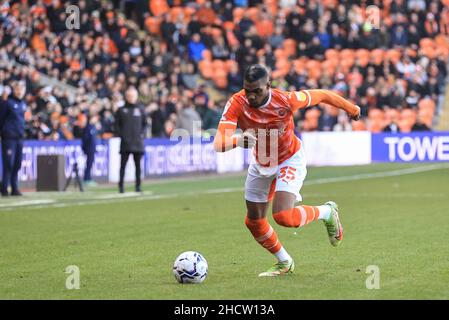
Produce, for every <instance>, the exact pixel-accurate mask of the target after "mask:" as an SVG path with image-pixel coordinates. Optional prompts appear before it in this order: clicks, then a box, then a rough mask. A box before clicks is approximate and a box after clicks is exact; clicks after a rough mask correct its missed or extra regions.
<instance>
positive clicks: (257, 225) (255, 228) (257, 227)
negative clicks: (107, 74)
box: [245, 216, 292, 261]
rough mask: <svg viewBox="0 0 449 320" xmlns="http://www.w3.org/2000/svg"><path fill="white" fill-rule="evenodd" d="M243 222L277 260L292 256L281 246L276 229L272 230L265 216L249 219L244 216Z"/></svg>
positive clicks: (290, 258) (289, 258) (287, 258)
mask: <svg viewBox="0 0 449 320" xmlns="http://www.w3.org/2000/svg"><path fill="white" fill-rule="evenodd" d="M245 224H246V226H247V227H248V229H249V231H250V232H251V234H252V235H253V237H254V239H256V241H257V242H258V243H259V244H260V245H261V246H262V247H264V248H265V249H267V250H268V251H270V252H271V253H272V254H274V255H275V256H276V258H277V259H278V261H287V260H288V261H291V260H292V257H290V255H289V254H288V252H287V251H286V250H285V249H284V247H282V244H281V242H280V241H279V239H278V236H277V234H276V231H274V229H273V227H272V226H271V225H270V224H269V223H268V220H267V219H266V218H261V219H249V218H248V216H247V217H246V218H245Z"/></svg>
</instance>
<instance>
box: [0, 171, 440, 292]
mask: <svg viewBox="0 0 449 320" xmlns="http://www.w3.org/2000/svg"><path fill="white" fill-rule="evenodd" d="M243 184H244V175H239V176H226V177H219V178H217V177H203V178H201V179H197V180H194V179H183V180H170V181H165V182H161V181H158V182H153V183H152V182H149V183H148V184H146V185H145V188H144V194H143V195H135V194H132V193H129V194H125V196H124V197H120V196H119V195H118V194H117V193H116V189H115V188H105V187H98V188H94V189H91V190H89V191H88V192H86V193H85V194H80V193H79V192H73V190H72V192H70V193H34V194H27V195H26V196H24V197H23V198H21V199H10V198H8V199H0V299H421V298H422V299H449V289H448V286H447V285H448V283H449V227H448V226H449V166H448V164H402V165H399V164H396V165H391V164H390V165H387V164H382V165H381V164H378V165H370V166H354V167H340V168H329V167H325V168H309V173H308V176H307V179H306V184H305V185H304V186H303V188H302V191H301V193H302V195H303V200H304V203H305V204H309V205H319V204H323V203H324V202H325V201H328V200H334V201H336V202H337V203H338V204H339V206H340V211H341V215H340V216H341V220H342V223H343V226H344V229H345V238H344V240H343V242H342V244H341V246H339V247H337V248H334V247H332V246H331V245H330V244H329V242H328V239H327V234H326V231H325V227H324V226H323V223H322V222H321V221H318V222H313V223H311V224H309V225H307V226H305V227H304V228H302V229H288V228H284V227H281V226H278V225H276V224H275V223H274V222H273V219H272V217H271V213H270V214H269V220H270V222H271V223H272V225H273V227H274V228H275V230H276V231H277V232H278V235H279V238H280V240H281V241H282V243H283V245H284V247H285V248H286V249H287V250H288V251H289V253H290V254H291V255H292V256H293V258H294V259H295V262H296V270H295V274H293V275H291V276H286V277H280V278H258V277H257V275H258V273H259V272H262V271H265V270H266V269H267V268H268V267H269V266H270V265H271V264H272V263H273V262H274V259H273V257H272V256H271V255H270V254H269V253H268V252H266V251H265V250H264V249H263V248H262V247H260V246H259V245H258V244H257V243H256V242H255V241H254V239H253V238H252V237H251V235H250V233H249V231H248V230H247V229H246V227H245V225H244V216H245V213H246V211H245V206H244V200H243ZM129 189H132V186H129ZM187 250H196V251H199V252H201V253H202V254H203V255H204V256H205V258H206V259H207V261H208V263H209V275H208V277H207V279H206V280H205V282H204V283H202V284H199V285H181V284H178V283H177V282H176V281H175V279H174V277H173V275H172V271H171V268H172V264H173V262H174V260H175V258H176V257H177V256H178V254H180V253H181V252H183V251H187ZM69 265H76V266H78V267H79V270H80V284H81V288H80V289H79V290H68V289H66V287H65V283H66V278H67V277H68V276H69V274H66V273H65V269H66V267H67V266H69ZM371 265H375V266H378V267H379V271H380V289H372V290H369V289H367V288H366V280H367V278H368V277H369V276H370V274H367V273H366V269H367V267H368V266H371Z"/></svg>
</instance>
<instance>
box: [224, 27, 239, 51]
mask: <svg viewBox="0 0 449 320" xmlns="http://www.w3.org/2000/svg"><path fill="white" fill-rule="evenodd" d="M226 40H228V44H229V45H230V46H231V47H233V46H236V45H238V44H239V40H238V39H237V37H236V36H235V34H234V32H232V30H228V31H226Z"/></svg>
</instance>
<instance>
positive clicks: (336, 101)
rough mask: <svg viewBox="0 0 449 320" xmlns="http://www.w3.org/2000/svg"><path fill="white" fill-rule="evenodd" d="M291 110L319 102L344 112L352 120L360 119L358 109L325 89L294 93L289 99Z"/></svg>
mask: <svg viewBox="0 0 449 320" xmlns="http://www.w3.org/2000/svg"><path fill="white" fill-rule="evenodd" d="M290 102H291V104H292V107H293V110H294V111H295V110H297V109H300V108H305V107H309V106H314V105H317V104H319V103H321V102H323V103H327V104H330V105H332V106H334V107H336V108H339V109H343V110H345V111H346V112H347V113H348V114H349V116H350V118H351V119H352V120H359V119H360V107H359V106H357V105H355V104H353V103H351V102H349V101H348V100H346V99H345V98H343V97H341V96H339V95H338V94H336V93H334V92H332V91H330V90H325V89H312V90H303V91H300V92H295V93H294V94H292V95H291V97H290Z"/></svg>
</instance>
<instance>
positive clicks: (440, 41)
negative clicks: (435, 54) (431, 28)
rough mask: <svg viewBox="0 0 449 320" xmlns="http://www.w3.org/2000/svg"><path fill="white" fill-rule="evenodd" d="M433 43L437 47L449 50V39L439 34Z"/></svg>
mask: <svg viewBox="0 0 449 320" xmlns="http://www.w3.org/2000/svg"><path fill="white" fill-rule="evenodd" d="M435 43H436V45H437V47H443V48H448V49H449V37H448V36H445V35H442V34H439V35H437V36H436V37H435Z"/></svg>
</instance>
